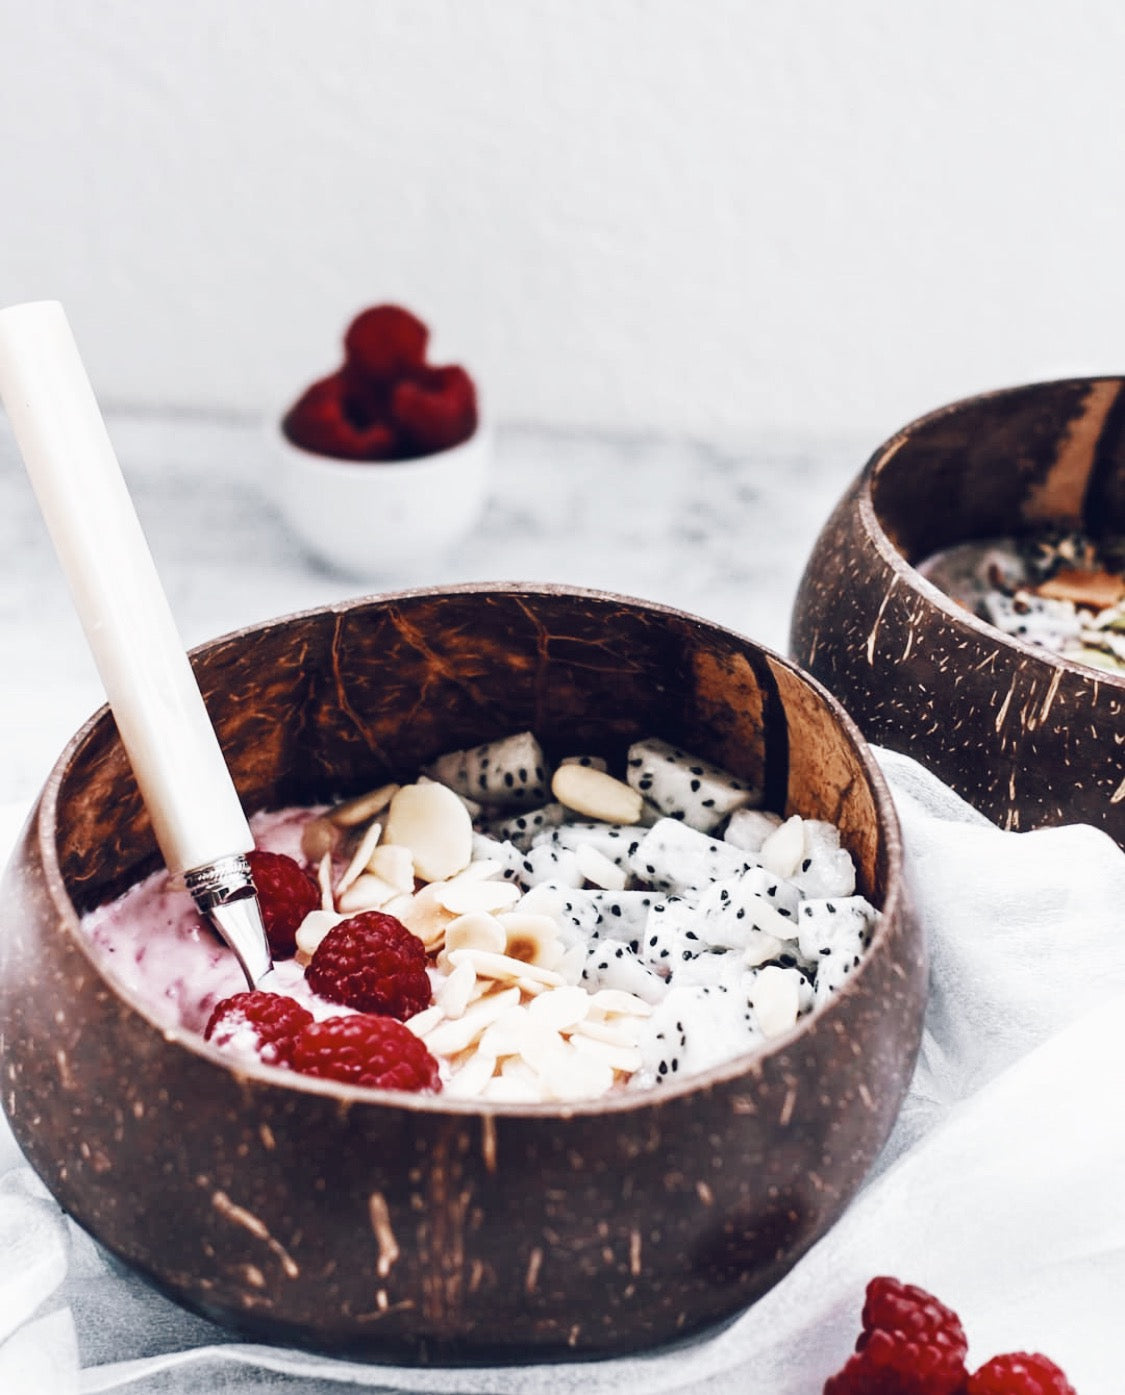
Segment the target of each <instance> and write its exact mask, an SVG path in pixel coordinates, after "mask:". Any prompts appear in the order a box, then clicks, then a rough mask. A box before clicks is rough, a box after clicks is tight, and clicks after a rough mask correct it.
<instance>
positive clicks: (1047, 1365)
mask: <svg viewBox="0 0 1125 1395" xmlns="http://www.w3.org/2000/svg"><path fill="white" fill-rule="evenodd" d="M966 1392H967V1395H1075V1392H1074V1386H1073V1385H1071V1383H1070V1382H1069V1381H1068V1380H1067V1378H1066V1376H1065V1375H1064V1374H1063V1373H1062V1371H1060V1370H1059V1368H1058V1367H1057V1366H1056V1365H1055V1363H1054V1362H1053V1361H1048V1360H1047V1358H1046V1357H1045V1356H1038V1355H1034V1354H1032V1353H1029V1352H1026V1351H1014V1352H1011V1353H1009V1354H1008V1355H1007V1356H994V1357H993V1358H992V1360H991V1361H988V1362H986V1363H985V1364H984V1365H983V1366H982V1367H981V1368H980V1370H979V1371H978V1372H977V1373H976V1375H973V1376H970V1377H969V1384H968V1385H967V1386H966Z"/></svg>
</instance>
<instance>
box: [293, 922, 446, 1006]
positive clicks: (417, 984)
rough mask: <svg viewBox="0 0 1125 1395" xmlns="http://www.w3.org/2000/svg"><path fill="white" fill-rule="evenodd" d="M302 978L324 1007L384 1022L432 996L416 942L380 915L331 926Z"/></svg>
mask: <svg viewBox="0 0 1125 1395" xmlns="http://www.w3.org/2000/svg"><path fill="white" fill-rule="evenodd" d="M305 978H306V979H307V980H308V983H309V987H310V988H311V989H312V990H313V992H314V993H319V994H320V996H321V997H322V998H327V999H328V1000H329V1001H330V1002H333V1003H343V1004H344V1005H345V1006H346V1007H352V1008H356V1009H358V1010H359V1011H360V1012H374V1013H379V1014H381V1015H382V1016H385V1017H398V1018H400V1019H401V1018H406V1017H413V1015H414V1014H415V1013H416V1012H421V1011H422V1009H423V1008H424V1007H428V1006H429V1003H430V1000H431V998H432V996H433V994H432V989H431V987H430V979H429V975H428V974H427V973H426V950H425V947H424V946H423V944H422V941H421V940H420V939H419V938H418V936H417V935H412V934H411V933H410V931H409V930H407V928H406V926H405V925H403V924H402V922H401V921H399V920H396V919H395V918H394V916H393V915H384V914H383V913H382V912H381V911H364V912H362V913H361V914H360V915H353V916H352V917H351V919H350V920H342V921H341V922H340V924H339V925H335V926H333V927H332V929H331V930H329V932H328V934H327V935H325V937H324V939H323V940H321V942H320V944H319V946H318V947H317V950H316V953H315V954H314V955H313V957H312V962H311V963H310V964H309V966H308V968H307V969H306V970H305Z"/></svg>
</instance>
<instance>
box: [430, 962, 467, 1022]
mask: <svg viewBox="0 0 1125 1395" xmlns="http://www.w3.org/2000/svg"><path fill="white" fill-rule="evenodd" d="M476 981H477V971H476V970H475V969H474V968H473V966H472V965H471V964H458V966H457V968H455V969H454V970H453V972H452V973H451V974H450V975H449V977H448V978H447V979H446V980H445V982H444V983H443V984H441V985H440V987H439V988H437V989H436V990H435V992H434V1001H435V1002H436V1003H437V1004H438V1005H439V1007H440V1008H441V1010H442V1012H444V1013H445V1015H446V1017H460V1016H461V1015H462V1014H463V1013H464V1011H465V1009H466V1008H467V1007H468V1006H469V1000H470V998H471V996H472V992H473V989H474V987H475V986H476Z"/></svg>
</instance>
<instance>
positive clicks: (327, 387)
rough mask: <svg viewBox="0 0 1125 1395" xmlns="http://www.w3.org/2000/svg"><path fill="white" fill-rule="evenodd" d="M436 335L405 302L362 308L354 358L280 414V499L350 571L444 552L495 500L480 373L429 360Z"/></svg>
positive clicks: (311, 545) (321, 550)
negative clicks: (488, 497) (476, 376)
mask: <svg viewBox="0 0 1125 1395" xmlns="http://www.w3.org/2000/svg"><path fill="white" fill-rule="evenodd" d="M428 342H429V329H428V327H427V326H426V325H424V324H423V323H422V321H421V320H420V319H418V317H417V316H416V315H412V314H411V313H410V311H409V310H406V309H404V308H403V307H401V306H398V305H376V306H371V307H370V308H369V309H367V310H363V311H361V312H360V314H358V315H357V316H356V317H355V319H354V320H352V322H351V324H350V325H349V326H348V329H347V332H346V333H345V335H344V361H343V364H342V365H341V366H340V367H339V368H338V369H336V370H335V371H334V372H332V373H330V374H328V375H327V376H326V377H323V378H319V379H317V381H316V382H314V383H312V384H311V385H310V386H309V387H307V388H306V389H305V390H304V392H302V393H301V395H300V396H299V397H298V398H297V400H296V401H295V402H294V403H293V404H292V406H291V407H289V409H288V410H287V411H286V412H285V414H284V416H283V417H282V418H281V421H280V423H278V424H277V425H276V427H275V426H274V424H272V423H271V428H270V429H271V434H272V433H273V432H274V431H275V430H276V431H278V432H279V433H280V437H281V441H280V452H281V458H280V463H279V469H278V472H277V476H276V482H275V483H276V493H275V499H276V503H277V505H278V507H279V508H280V510H281V512H282V514H283V515H284V517H285V520H286V522H287V523H288V524H289V527H290V528H291V529H292V531H293V533H294V534H295V535H296V536H297V537H298V538H299V539H300V540H301V541H302V542H303V543H304V545H305V546H306V548H308V550H309V552H310V553H311V554H312V555H313V556H314V557H316V558H317V559H318V560H319V561H320V562H321V563H323V564H324V565H325V566H328V567H330V568H334V569H336V570H338V571H341V572H344V573H347V574H348V575H350V576H354V577H357V578H364V579H367V580H376V579H379V578H383V579H386V578H388V577H393V576H394V575H395V574H396V572H399V571H401V570H402V569H403V568H409V567H410V566H412V565H415V564H416V563H417V561H418V560H419V559H426V560H427V561H431V562H432V561H434V560H436V559H437V558H439V557H440V556H441V555H442V554H443V553H445V552H446V551H447V550H448V549H449V548H450V547H451V546H452V545H453V544H454V543H457V542H459V541H460V540H461V539H462V538H464V537H465V536H466V535H467V534H468V533H470V532H471V531H472V529H473V527H474V526H475V524H476V523H477V521H478V519H479V518H480V514H481V511H482V509H483V508H484V503H485V491H486V489H487V478H488V461H489V456H490V453H491V452H490V442H489V438H488V436H487V434H486V432H485V431H484V430H483V429H482V427H481V423H480V412H479V407H478V400H477V389H476V384H475V383H474V382H473V380H472V378H471V377H470V376H469V374H468V373H467V372H466V371H465V369H464V368H462V367H461V365H460V364H443V365H433V364H430V363H428V362H427V361H426V349H427V345H428Z"/></svg>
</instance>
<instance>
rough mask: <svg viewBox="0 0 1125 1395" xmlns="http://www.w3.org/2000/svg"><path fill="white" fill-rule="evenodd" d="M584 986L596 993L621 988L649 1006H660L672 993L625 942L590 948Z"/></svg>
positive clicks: (610, 942)
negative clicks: (666, 995) (657, 1004)
mask: <svg viewBox="0 0 1125 1395" xmlns="http://www.w3.org/2000/svg"><path fill="white" fill-rule="evenodd" d="M582 982H583V984H584V985H585V986H586V987H587V988H588V989H589V990H590V991H591V992H592V993H594V992H597V991H598V990H599V989H601V988H617V989H620V990H621V991H622V992H624V993H633V994H635V995H636V996H637V997H638V998H641V999H643V1000H644V1001H645V1002H646V1003H658V1002H660V1000H661V999H662V998H663V997H664V995H665V993H666V992H667V991H668V985H667V984H666V983H665V981H664V980H663V979H662V978H661V977H660V975H659V974H654V973H653V971H652V970H651V969H650V968H648V966H647V965H645V964H643V963H642V962H641V960H640V957H639V956H638V955H637V954H636V953H635V952H634V951H633V950H632V949H631V948H630V947H629V946H628V945H627V944H624V943H623V942H622V941H621V940H610V939H605V940H598V941H596V942H595V943H594V944H593V945H591V946H590V953H589V955H588V956H587V958H586V967H585V969H584V970H583V973H582Z"/></svg>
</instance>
